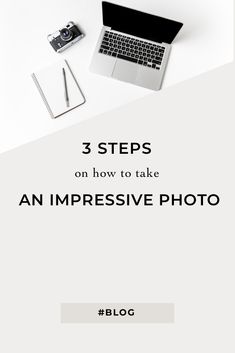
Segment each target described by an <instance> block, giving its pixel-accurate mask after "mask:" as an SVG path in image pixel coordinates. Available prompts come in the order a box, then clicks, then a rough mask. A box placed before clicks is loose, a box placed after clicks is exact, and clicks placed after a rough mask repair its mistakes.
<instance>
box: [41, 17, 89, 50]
mask: <svg viewBox="0 0 235 353" xmlns="http://www.w3.org/2000/svg"><path fill="white" fill-rule="evenodd" d="M83 37H84V34H83V33H82V32H81V31H80V30H79V28H78V27H77V26H76V25H75V24H74V22H72V21H70V22H69V23H68V24H67V25H66V26H65V27H63V28H61V29H60V30H59V31H57V32H55V33H53V34H49V35H48V37H47V39H48V41H49V43H50V44H51V46H52V48H53V49H54V50H55V51H56V52H57V53H61V52H62V51H64V50H65V49H67V48H69V47H71V46H72V45H73V44H74V43H76V42H78V41H79V40H80V39H82V38H83Z"/></svg>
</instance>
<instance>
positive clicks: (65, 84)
mask: <svg viewBox="0 0 235 353" xmlns="http://www.w3.org/2000/svg"><path fill="white" fill-rule="evenodd" d="M63 77H64V91H65V101H66V105H67V107H69V93H68V85H67V79H66V72H65V69H64V67H63Z"/></svg>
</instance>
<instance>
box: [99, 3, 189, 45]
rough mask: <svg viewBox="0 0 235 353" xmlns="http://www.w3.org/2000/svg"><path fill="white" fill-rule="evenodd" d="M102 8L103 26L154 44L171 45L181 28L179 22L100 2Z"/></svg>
mask: <svg viewBox="0 0 235 353" xmlns="http://www.w3.org/2000/svg"><path fill="white" fill-rule="evenodd" d="M102 7H103V23H104V26H107V27H111V28H112V29H114V30H116V31H118V32H123V33H127V34H130V35H134V36H136V37H140V38H144V39H148V40H152V41H154V42H159V43H162V42H165V43H169V44H170V43H172V42H173V40H174V38H175V37H176V35H177V33H178V32H179V30H180V29H181V27H182V26H183V24H182V23H180V22H176V21H173V20H169V19H167V18H163V17H159V16H154V15H150V14H148V13H145V12H141V11H137V10H133V9H130V8H127V7H123V6H119V5H116V4H111V3H109V2H106V1H103V2H102Z"/></svg>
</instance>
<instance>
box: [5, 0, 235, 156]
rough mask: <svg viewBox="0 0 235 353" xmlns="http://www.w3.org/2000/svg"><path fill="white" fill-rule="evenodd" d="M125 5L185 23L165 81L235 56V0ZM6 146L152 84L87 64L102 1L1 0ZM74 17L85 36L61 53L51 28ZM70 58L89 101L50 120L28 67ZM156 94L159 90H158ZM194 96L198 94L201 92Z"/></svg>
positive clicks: (127, 0) (127, 98)
mask: <svg viewBox="0 0 235 353" xmlns="http://www.w3.org/2000/svg"><path fill="white" fill-rule="evenodd" d="M119 3H120V4H123V5H127V6H130V7H133V8H137V9H139V10H143V11H146V12H150V13H153V14H157V15H160V16H165V17H169V18H173V19H176V20H179V21H182V22H183V23H184V27H183V30H182V32H181V33H180V34H179V36H178V37H177V39H176V41H175V43H174V45H173V50H172V54H171V58H170V62H169V66H168V69H167V73H166V77H165V82H164V88H166V87H167V86H171V85H174V84H176V83H178V82H180V81H183V80H187V79H189V78H191V77H193V76H195V75H199V74H201V73H203V72H205V71H208V70H210V69H213V68H215V67H217V66H219V65H223V64H225V63H227V62H229V61H231V59H232V0H226V1H221V0H206V1H205V0H145V1H140V0H135V1H131V0H120V1H119ZM0 20H1V21H0V23H1V25H0V26H1V37H2V41H1V46H2V48H1V58H0V75H1V79H0V93H1V100H2V98H3V102H2V104H1V116H0V152H3V151H6V150H8V149H11V148H13V147H15V146H18V145H20V144H23V143H26V142H28V141H31V140H34V139H36V138H39V137H41V136H43V135H46V134H50V133H52V132H54V131H56V130H59V129H62V128H64V127H67V126H70V125H73V124H76V123H77V122H79V121H81V120H83V119H86V118H89V117H91V116H94V115H97V114H99V113H101V112H104V111H107V110H110V109H113V108H116V107H117V106H120V105H123V104H126V103H128V102H131V101H133V100H135V99H138V98H140V97H143V96H145V95H148V94H151V91H148V90H146V89H143V88H140V87H135V86H133V85H129V84H126V83H121V82H117V81H115V80H111V79H107V78H104V77H100V76H97V75H94V74H91V73H89V69H88V68H89V63H90V60H91V57H92V54H93V51H94V48H95V45H96V41H97V39H98V35H99V32H100V29H101V26H102V14H101V1H98V0H86V1H79V0H67V1H62V0H59V1H58V0H57V1H56V0H47V1H45V0H41V1H32V0H21V1H15V0H14V1H13V0H8V1H4V2H2V4H1V13H0ZM69 20H73V21H75V22H78V23H79V24H80V27H81V29H82V30H83V31H84V32H85V34H86V37H85V38H84V39H83V40H82V42H80V43H79V44H77V45H76V46H74V47H73V48H71V49H69V50H68V51H67V52H66V53H65V54H63V55H62V54H60V55H59V54H56V53H54V52H53V50H52V49H51V47H50V45H49V44H48V43H47V38H46V37H47V34H49V33H51V32H54V31H55V30H57V29H59V28H60V27H62V26H63V25H65V24H66V23H67V22H68V21H69ZM61 57H66V58H67V59H68V61H69V63H70V65H71V67H72V69H73V71H74V73H75V75H76V77H77V79H78V81H79V83H80V85H81V87H82V89H83V91H84V94H85V96H86V98H87V103H86V105H84V106H83V107H81V108H79V109H78V110H76V111H74V112H71V113H69V114H67V115H65V116H64V117H62V118H60V119H57V120H56V121H55V120H51V119H50V117H49V115H48V112H47V111H46V108H45V107H44V105H43V103H42V101H41V97H40V96H39V94H38V92H37V90H36V88H35V87H34V83H33V81H32V79H31V77H30V74H31V73H32V72H33V71H34V70H36V69H37V68H38V67H42V66H45V65H48V64H51V63H53V61H56V60H58V59H59V58H61ZM154 94H155V95H156V99H157V97H158V93H154ZM195 101H196V97H195Z"/></svg>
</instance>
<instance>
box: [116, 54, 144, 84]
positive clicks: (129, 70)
mask: <svg viewBox="0 0 235 353" xmlns="http://www.w3.org/2000/svg"><path fill="white" fill-rule="evenodd" d="M137 72H138V65H136V64H135V63H131V62H128V61H125V60H122V59H117V61H116V65H115V68H114V70H113V74H112V77H114V78H116V79H118V80H121V81H126V82H131V83H135V80H136V76H137Z"/></svg>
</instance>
